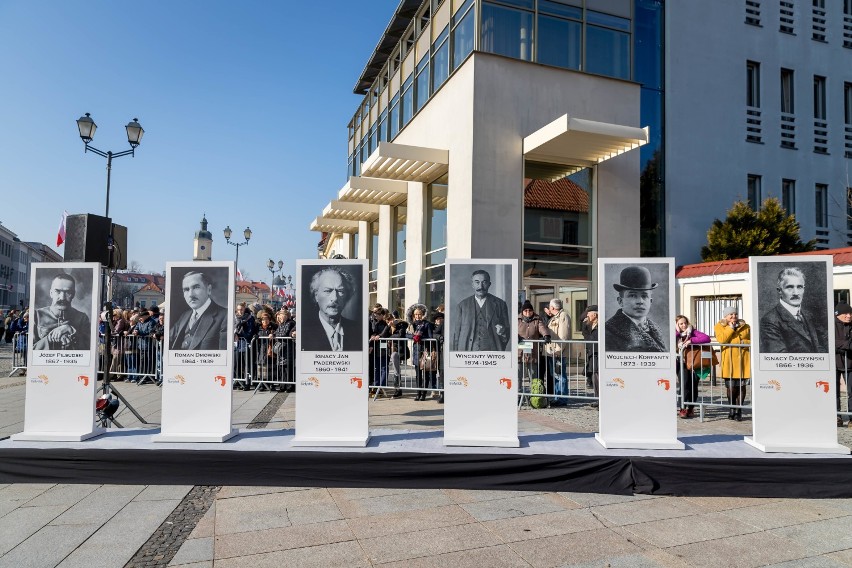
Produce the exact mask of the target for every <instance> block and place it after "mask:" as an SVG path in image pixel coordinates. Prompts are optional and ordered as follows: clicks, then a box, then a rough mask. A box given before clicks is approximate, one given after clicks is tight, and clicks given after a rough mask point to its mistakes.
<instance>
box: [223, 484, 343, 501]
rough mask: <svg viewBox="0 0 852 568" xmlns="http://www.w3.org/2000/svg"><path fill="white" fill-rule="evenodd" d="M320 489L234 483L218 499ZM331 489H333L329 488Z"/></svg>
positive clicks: (224, 489) (224, 488)
mask: <svg viewBox="0 0 852 568" xmlns="http://www.w3.org/2000/svg"><path fill="white" fill-rule="evenodd" d="M310 489H320V488H319V487H272V486H270V487H261V486H240V485H232V486H229V487H223V488H222V489H220V490H219V493H218V494H217V495H216V498H217V499H230V498H233V497H250V496H252V495H268V494H270V493H290V492H292V491H308V490H310ZM329 491H331V489H329Z"/></svg>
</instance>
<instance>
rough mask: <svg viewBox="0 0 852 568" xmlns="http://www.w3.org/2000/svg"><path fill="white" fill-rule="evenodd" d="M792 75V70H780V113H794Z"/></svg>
mask: <svg viewBox="0 0 852 568" xmlns="http://www.w3.org/2000/svg"><path fill="white" fill-rule="evenodd" d="M793 78H794V73H793V70H792V69H781V112H784V113H787V114H793V113H795V112H796V107H795V100H794V83H793Z"/></svg>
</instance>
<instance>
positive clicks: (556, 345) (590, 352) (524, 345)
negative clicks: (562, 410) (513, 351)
mask: <svg viewBox="0 0 852 568" xmlns="http://www.w3.org/2000/svg"><path fill="white" fill-rule="evenodd" d="M597 348H598V344H597V342H596V341H575V340H552V341H550V343H549V344H548V343H545V341H544V340H543V339H526V340H523V341H521V342H520V343H519V346H518V379H519V381H520V382H519V383H518V389H519V390H518V394H519V400H518V405H519V406H522V405H524V404H529V405H531V406H532V405H533V402H532V401H531V400H530V399H531V398H533V397H535V398H537V399H541V398H543V399H544V400H546V404H547V405H548V406H561V405H565V404H568V402H569V401H571V400H575V401H580V402H583V403H596V402H597V400H598V397H597V395H596V394H595V385H594V382H593V379H594V377H593V373H592V371H593V368H592V361H594V360H595V356H596V351H597ZM534 381H540V384H539V386H538V388H536V389H533V382H534ZM533 390H535V391H536V392H533Z"/></svg>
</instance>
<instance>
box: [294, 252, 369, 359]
mask: <svg viewBox="0 0 852 568" xmlns="http://www.w3.org/2000/svg"><path fill="white" fill-rule="evenodd" d="M301 271H302V274H301V278H300V280H299V282H301V283H302V284H301V286H302V289H301V291H300V296H301V297H300V302H299V310H300V313H299V319H300V325H301V331H300V334H301V344H302V351H362V350H363V349H364V343H363V342H364V327H365V325H366V324H365V322H364V317H365V314H364V306H363V290H362V289H361V288H362V279H363V267H362V266H361V265H360V264H334V263H328V264H321V265H303V266H301Z"/></svg>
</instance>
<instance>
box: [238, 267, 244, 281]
mask: <svg viewBox="0 0 852 568" xmlns="http://www.w3.org/2000/svg"><path fill="white" fill-rule="evenodd" d="M242 279H243V273H242V272H240V269H239V268H238V269H237V280H242Z"/></svg>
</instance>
